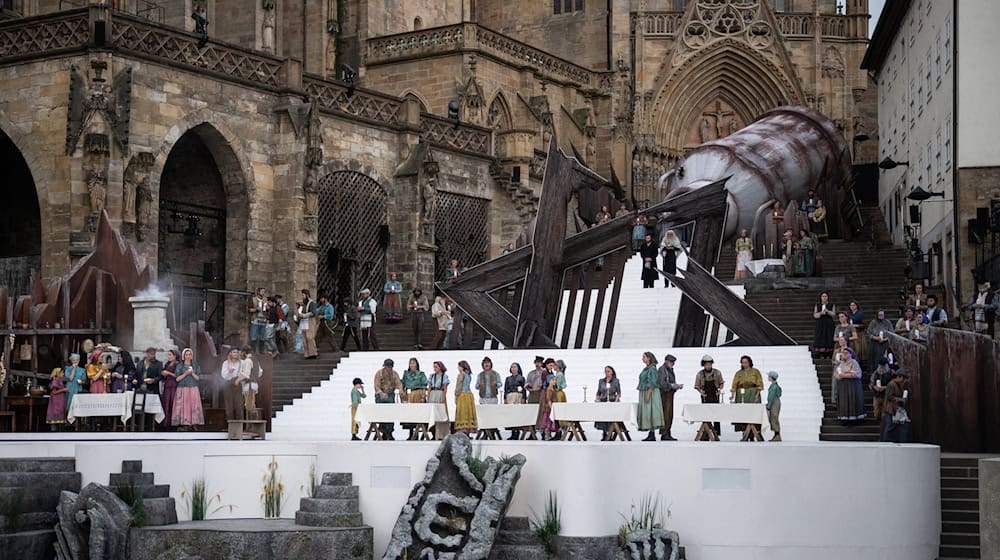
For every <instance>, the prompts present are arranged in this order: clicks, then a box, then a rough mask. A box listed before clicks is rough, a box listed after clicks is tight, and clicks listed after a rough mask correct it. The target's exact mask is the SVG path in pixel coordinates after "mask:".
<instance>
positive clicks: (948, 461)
mask: <svg viewBox="0 0 1000 560" xmlns="http://www.w3.org/2000/svg"><path fill="white" fill-rule="evenodd" d="M941 466H942V467H953V468H962V467H964V468H968V469H977V470H978V469H979V459H978V458H975V457H948V456H942V457H941Z"/></svg>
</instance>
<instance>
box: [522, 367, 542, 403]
mask: <svg viewBox="0 0 1000 560" xmlns="http://www.w3.org/2000/svg"><path fill="white" fill-rule="evenodd" d="M544 363H545V358H543V357H541V356H535V369H533V370H531V371H530V372H528V377H527V380H526V382H525V384H524V385H525V388H526V389H527V391H528V404H538V403H539V401H540V400H541V397H542V388H543V387H544V386H545V385H544V384H543V381H544V380H545V376H546V375H548V372H547V371H545V366H544V365H543V364H544Z"/></svg>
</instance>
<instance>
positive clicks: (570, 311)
mask: <svg viewBox="0 0 1000 560" xmlns="http://www.w3.org/2000/svg"><path fill="white" fill-rule="evenodd" d="M575 270H576V269H575V268H569V269H566V272H565V274H566V275H568V276H573V275H574V271H575ZM560 283H561V282H560ZM576 292H577V287H576V286H573V287H572V288H571V289H570V290H569V298H568V300H567V301H566V317H565V320H564V321H563V332H562V340H560V341H559V347H560V348H568V347H569V331H570V329H572V328H573V316H574V315H575V314H576Z"/></svg>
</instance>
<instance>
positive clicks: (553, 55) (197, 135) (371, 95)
mask: <svg viewBox="0 0 1000 560" xmlns="http://www.w3.org/2000/svg"><path fill="white" fill-rule="evenodd" d="M867 12H868V10H867V1H866V0H848V2H847V4H846V6H838V5H837V3H836V2H835V1H834V0H815V1H813V0H787V1H777V0H773V1H766V2H765V1H755V0H691V1H687V2H685V1H675V0H611V1H609V2H600V3H598V2H596V1H594V0H549V1H543V2H529V1H515V2H493V1H484V0H405V1H403V0H393V1H385V2H368V1H366V0H324V1H316V2H313V1H302V0H300V1H291V0H183V1H179V2H153V1H150V0H115V1H113V2H104V3H96V2H94V3H89V2H85V1H84V0H78V1H75V2H70V1H67V0H63V1H58V0H11V1H10V2H5V3H4V4H3V11H2V14H0V15H2V17H3V18H4V21H2V22H0V38H2V39H3V40H0V90H2V92H0V131H2V134H0V152H2V153H0V161H2V162H3V163H4V164H5V168H6V170H8V171H9V172H10V175H9V176H10V177H11V178H12V180H11V181H10V182H8V186H7V187H6V189H7V192H8V193H9V196H8V200H9V204H8V205H6V206H5V208H4V210H3V214H4V219H3V220H2V221H0V222H2V224H0V239H2V243H0V275H2V277H0V284H5V285H8V286H11V287H12V288H13V289H14V290H15V291H18V292H20V293H24V292H26V291H27V290H28V289H29V287H30V286H29V276H28V274H27V271H28V270H36V271H37V272H38V275H39V276H40V277H41V278H42V279H50V278H53V277H56V276H59V275H62V274H64V273H66V272H67V271H68V270H69V269H70V267H71V266H72V265H73V264H74V263H75V262H76V261H77V260H78V259H79V258H81V257H82V256H83V255H85V254H86V253H87V251H89V248H90V246H91V244H92V242H93V234H94V229H95V224H96V222H97V219H98V217H99V216H100V214H101V212H107V213H108V216H109V217H110V218H111V220H112V222H113V223H114V224H115V225H116V226H118V227H119V228H120V229H121V231H122V233H123V234H124V235H125V236H126V238H127V239H129V241H130V242H132V243H133V244H134V245H135V247H136V250H137V251H138V252H139V253H140V256H141V257H143V258H144V259H145V260H146V261H147V262H149V263H150V264H152V265H153V267H154V268H155V269H156V270H157V271H158V274H159V278H160V283H161V285H163V286H164V287H168V288H170V289H172V290H173V291H174V294H175V306H176V307H178V311H177V318H176V320H177V321H179V322H180V323H181V324H184V322H185V320H188V319H194V318H203V319H208V320H209V321H210V327H211V330H212V331H213V333H215V334H216V335H217V337H218V338H219V339H220V340H235V339H238V338H239V336H240V333H241V331H242V330H243V329H244V328H245V322H246V320H245V317H244V314H245V313H244V310H243V309H242V305H241V304H240V303H239V300H238V296H233V295H227V294H226V293H225V292H227V291H230V292H244V291H248V290H252V289H254V288H256V287H257V286H266V287H268V288H269V290H271V291H272V292H273V291H277V292H279V293H283V294H285V295H286V299H291V298H294V297H297V294H298V291H299V289H301V288H308V289H310V290H313V293H314V294H315V293H316V291H322V292H329V293H331V294H343V295H348V294H352V293H355V292H356V291H357V290H358V289H360V288H363V287H369V288H373V289H376V290H377V289H378V288H380V287H381V284H382V282H384V279H385V276H386V275H387V274H388V273H390V272H397V273H399V274H400V275H401V276H402V278H403V283H404V286H406V288H407V289H409V288H412V287H415V286H421V287H423V288H424V289H425V290H426V289H427V288H429V287H430V286H431V284H432V282H433V281H434V280H435V279H437V278H439V277H440V276H441V275H442V274H443V273H444V269H445V267H446V265H447V263H448V261H449V260H451V259H453V258H454V259H457V260H459V263H460V266H463V267H464V266H471V265H474V264H476V263H478V262H482V261H483V260H485V259H488V258H490V257H492V256H496V255H498V254H499V253H500V252H501V251H502V249H503V248H504V247H505V246H506V245H507V244H508V243H513V242H516V241H517V240H518V238H519V237H521V236H522V235H523V234H524V231H525V228H526V226H527V224H528V223H529V222H530V221H531V219H532V218H534V216H535V211H536V206H537V200H538V192H539V189H540V186H541V175H542V171H543V169H544V160H545V151H544V148H545V146H546V145H547V144H548V142H549V141H550V140H551V139H552V138H555V140H556V141H557V143H558V144H559V145H560V146H561V147H562V148H564V149H565V150H566V151H567V152H570V150H571V149H574V148H575V149H576V150H577V151H578V153H579V154H580V157H582V158H583V159H584V160H586V163H587V164H588V165H590V166H591V167H593V168H594V169H596V170H597V171H598V172H600V173H602V174H610V173H611V172H612V170H614V172H615V173H616V174H617V176H618V177H620V178H622V182H623V183H624V184H625V186H626V189H627V190H628V191H629V197H628V198H629V199H630V200H629V202H628V204H630V205H631V204H633V203H634V204H636V205H638V206H644V205H646V204H649V203H650V202H651V201H653V200H654V199H655V198H656V196H657V195H656V193H655V184H656V180H657V178H658V177H659V176H660V175H661V174H662V173H663V172H665V171H666V170H667V169H668V168H669V167H670V166H672V165H673V164H674V163H675V162H677V161H678V158H680V157H682V156H683V154H684V152H685V150H686V149H689V148H691V147H693V146H696V145H698V144H699V143H701V142H703V141H707V140H712V139H715V138H719V137H723V136H727V135H729V134H731V133H732V132H734V131H735V130H737V129H739V128H741V127H742V126H745V125H746V124H748V123H750V122H752V121H753V120H754V119H755V118H756V117H757V116H758V115H760V114H761V113H763V112H764V111H766V110H768V109H771V108H773V107H775V106H779V105H784V104H800V105H807V106H811V107H814V108H817V109H819V110H820V111H822V112H823V113H825V114H827V115H828V116H830V117H831V118H832V119H833V120H834V121H835V122H836V123H837V125H838V128H839V129H840V130H841V131H842V132H843V133H844V135H845V136H846V137H848V138H853V137H854V136H855V134H856V133H858V132H864V133H866V134H868V135H869V136H871V137H874V136H875V134H874V133H875V130H874V127H875V125H876V123H877V118H876V116H875V114H874V110H875V104H874V102H873V100H874V99H876V98H877V96H876V94H875V92H874V89H873V87H872V86H871V84H870V82H869V80H868V78H867V76H866V74H864V73H863V72H862V71H860V70H858V67H859V62H860V60H861V57H862V56H863V53H864V50H865V46H866V43H867V22H868V13H867ZM192 14H197V15H198V17H196V18H192V17H191V16H192ZM199 21H200V22H201V25H199ZM870 144H874V142H868V143H864V144H858V143H855V144H854V147H855V149H856V150H857V152H856V153H855V161H858V160H861V161H868V160H872V159H874V155H873V154H874V153H876V147H875V146H873V145H870ZM576 204H577V209H578V211H579V212H578V214H579V215H580V217H581V218H582V220H583V221H584V222H587V221H589V220H591V219H592V218H593V212H594V211H595V209H596V208H597V207H599V206H600V205H602V204H608V205H610V206H612V211H613V210H614V207H615V205H616V204H617V202H616V201H614V200H613V199H612V197H611V195H610V193H596V194H587V195H586V196H583V197H581V199H580V200H578V201H576ZM206 290H209V291H206Z"/></svg>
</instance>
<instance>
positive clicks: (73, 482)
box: [0, 471, 81, 492]
mask: <svg viewBox="0 0 1000 560" xmlns="http://www.w3.org/2000/svg"><path fill="white" fill-rule="evenodd" d="M80 480H81V476H80V473H75V472H41V471H35V472H0V488H34V487H38V486H51V487H56V488H76V490H75V491H76V492H78V491H79V489H80Z"/></svg>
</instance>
